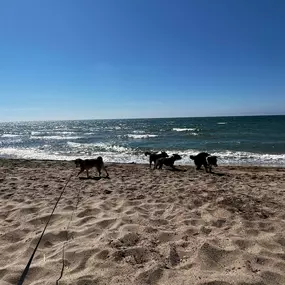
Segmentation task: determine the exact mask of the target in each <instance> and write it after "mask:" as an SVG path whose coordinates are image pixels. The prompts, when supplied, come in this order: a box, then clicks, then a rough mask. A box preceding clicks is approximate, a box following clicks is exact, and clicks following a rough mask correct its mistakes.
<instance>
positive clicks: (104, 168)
mask: <svg viewBox="0 0 285 285" xmlns="http://www.w3.org/2000/svg"><path fill="white" fill-rule="evenodd" d="M104 171H105V172H106V174H107V176H106V177H109V173H108V171H107V169H106V167H105V166H104Z"/></svg>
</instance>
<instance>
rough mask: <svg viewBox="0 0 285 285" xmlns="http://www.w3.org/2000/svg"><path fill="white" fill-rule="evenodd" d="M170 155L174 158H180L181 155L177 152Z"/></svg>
mask: <svg viewBox="0 0 285 285" xmlns="http://www.w3.org/2000/svg"><path fill="white" fill-rule="evenodd" d="M172 157H173V158H174V160H180V159H182V157H181V156H180V155H179V154H177V153H174V154H172Z"/></svg>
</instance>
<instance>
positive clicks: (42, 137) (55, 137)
mask: <svg viewBox="0 0 285 285" xmlns="http://www.w3.org/2000/svg"><path fill="white" fill-rule="evenodd" d="M30 138H31V139H35V140H74V139H81V138H82V137H78V136H74V137H72V136H31V137H30Z"/></svg>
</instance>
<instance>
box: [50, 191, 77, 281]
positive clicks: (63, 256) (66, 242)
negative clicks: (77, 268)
mask: <svg viewBox="0 0 285 285" xmlns="http://www.w3.org/2000/svg"><path fill="white" fill-rule="evenodd" d="M80 190H81V188H78V191H77V202H76V205H75V207H73V211H72V214H71V217H70V220H69V222H68V225H67V227H66V241H65V242H64V244H63V246H62V267H61V272H60V276H59V278H58V279H57V280H56V285H58V284H59V281H60V280H61V278H62V276H63V273H64V268H65V247H66V245H67V244H68V242H69V238H68V229H69V226H70V224H71V222H72V219H73V216H74V213H75V211H76V210H77V207H78V204H79V195H80Z"/></svg>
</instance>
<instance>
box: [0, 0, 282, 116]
mask: <svg viewBox="0 0 285 285" xmlns="http://www.w3.org/2000/svg"><path fill="white" fill-rule="evenodd" d="M284 15H285V1H284V0H274V1H270V0H267V1H264V0H195V1H194V0H175V1H174V0H172V1H169V0H25V1H23V0H7V1H0V121H18V120H53V119H54V120H57V119H102V118H144V117H148V118H149V117H192V116H223V115H257V114H262V115H263V114H285V92H284V91H285V32H284V31H285V17H284Z"/></svg>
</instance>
